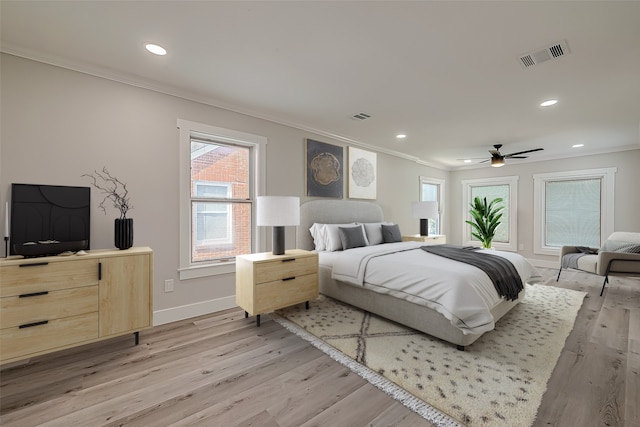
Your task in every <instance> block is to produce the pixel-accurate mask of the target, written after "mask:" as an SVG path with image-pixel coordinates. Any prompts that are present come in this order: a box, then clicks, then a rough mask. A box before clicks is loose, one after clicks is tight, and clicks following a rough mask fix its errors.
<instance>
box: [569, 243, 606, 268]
mask: <svg viewBox="0 0 640 427" xmlns="http://www.w3.org/2000/svg"><path fill="white" fill-rule="evenodd" d="M575 248H576V250H577V251H579V252H575V253H570V254H566V255H564V256H563V257H562V268H573V269H575V270H578V260H579V259H580V258H582V257H583V256H585V255H595V254H597V253H598V250H597V249H591V248H589V247H586V246H576V247H575Z"/></svg>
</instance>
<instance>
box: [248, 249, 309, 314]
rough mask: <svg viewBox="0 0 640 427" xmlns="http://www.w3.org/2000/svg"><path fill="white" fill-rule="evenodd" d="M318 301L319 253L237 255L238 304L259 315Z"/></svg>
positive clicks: (250, 312) (287, 252)
mask: <svg viewBox="0 0 640 427" xmlns="http://www.w3.org/2000/svg"><path fill="white" fill-rule="evenodd" d="M316 298H318V254H317V253H315V252H310V251H304V250H302V249H291V250H288V251H285V253H284V255H273V253H271V252H264V253H257V254H248V255H238V256H237V257H236V304H238V305H239V306H240V307H241V308H242V309H244V311H245V317H248V316H249V314H251V315H252V316H254V315H255V316H256V325H258V326H260V314H264V313H268V312H270V311H274V310H278V309H280V308H284V307H288V306H291V305H294V304H299V303H301V302H306V303H307V307H308V304H309V301H310V300H313V299H316Z"/></svg>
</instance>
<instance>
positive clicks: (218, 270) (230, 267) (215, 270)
mask: <svg viewBox="0 0 640 427" xmlns="http://www.w3.org/2000/svg"><path fill="white" fill-rule="evenodd" d="M235 272H236V262H235V260H234V261H227V262H221V263H218V264H207V265H197V266H191V267H185V268H180V269H178V273H179V274H180V280H189V279H198V278H200V277H209V276H219V275H222V274H234V273H235Z"/></svg>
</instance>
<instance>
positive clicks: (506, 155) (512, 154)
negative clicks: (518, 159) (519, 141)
mask: <svg viewBox="0 0 640 427" xmlns="http://www.w3.org/2000/svg"><path fill="white" fill-rule="evenodd" d="M542 150H544V148H534V149H533V150H525V151H518V152H517V153H511V154H505V155H504V156H505V157H513V156H517V155H518V154H524V153H533V152H534V151H542Z"/></svg>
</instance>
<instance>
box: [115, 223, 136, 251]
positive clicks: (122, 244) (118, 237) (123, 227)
mask: <svg viewBox="0 0 640 427" xmlns="http://www.w3.org/2000/svg"><path fill="white" fill-rule="evenodd" d="M114 231H115V232H114V240H115V244H116V248H118V249H121V250H122V249H129V248H130V247H131V246H133V218H125V219H120V218H119V219H116V222H115V229H114Z"/></svg>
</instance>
